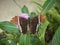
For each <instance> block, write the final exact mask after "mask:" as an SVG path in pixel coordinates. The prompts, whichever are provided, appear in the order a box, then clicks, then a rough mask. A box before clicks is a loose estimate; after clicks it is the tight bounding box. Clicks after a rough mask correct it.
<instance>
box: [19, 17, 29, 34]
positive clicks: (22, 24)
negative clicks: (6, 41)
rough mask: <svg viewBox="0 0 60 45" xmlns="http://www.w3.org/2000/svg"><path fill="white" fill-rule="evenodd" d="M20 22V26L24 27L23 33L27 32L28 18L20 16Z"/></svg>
mask: <svg viewBox="0 0 60 45" xmlns="http://www.w3.org/2000/svg"><path fill="white" fill-rule="evenodd" d="M19 22H20V26H21V29H22V33H24V34H25V33H26V32H27V24H28V20H27V19H25V18H22V17H19Z"/></svg>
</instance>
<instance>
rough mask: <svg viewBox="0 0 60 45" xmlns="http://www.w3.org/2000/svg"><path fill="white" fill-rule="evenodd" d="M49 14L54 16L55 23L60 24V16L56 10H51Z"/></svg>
mask: <svg viewBox="0 0 60 45" xmlns="http://www.w3.org/2000/svg"><path fill="white" fill-rule="evenodd" d="M48 13H49V14H50V15H51V16H52V18H53V19H54V21H55V22H57V23H58V24H60V15H59V14H58V12H57V11H56V10H55V9H52V10H49V12H48Z"/></svg>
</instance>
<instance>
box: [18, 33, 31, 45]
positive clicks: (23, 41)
mask: <svg viewBox="0 0 60 45" xmlns="http://www.w3.org/2000/svg"><path fill="white" fill-rule="evenodd" d="M19 45H30V34H21V36H20V39H19Z"/></svg>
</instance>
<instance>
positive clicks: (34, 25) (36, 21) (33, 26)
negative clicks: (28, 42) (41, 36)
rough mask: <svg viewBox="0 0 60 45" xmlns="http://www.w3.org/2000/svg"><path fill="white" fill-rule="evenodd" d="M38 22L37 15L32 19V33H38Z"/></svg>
mask: <svg viewBox="0 0 60 45" xmlns="http://www.w3.org/2000/svg"><path fill="white" fill-rule="evenodd" d="M37 24H38V16H35V17H33V18H32V19H30V32H31V33H32V34H35V33H36V28H37Z"/></svg>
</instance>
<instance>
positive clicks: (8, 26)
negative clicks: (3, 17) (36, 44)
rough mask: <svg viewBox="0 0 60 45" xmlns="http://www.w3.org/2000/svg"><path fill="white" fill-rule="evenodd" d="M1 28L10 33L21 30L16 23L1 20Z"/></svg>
mask: <svg viewBox="0 0 60 45" xmlns="http://www.w3.org/2000/svg"><path fill="white" fill-rule="evenodd" d="M0 28H1V29H2V30H4V31H6V32H9V33H18V32H19V29H18V28H17V27H16V25H15V24H13V23H11V22H8V21H3V22H0Z"/></svg>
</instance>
